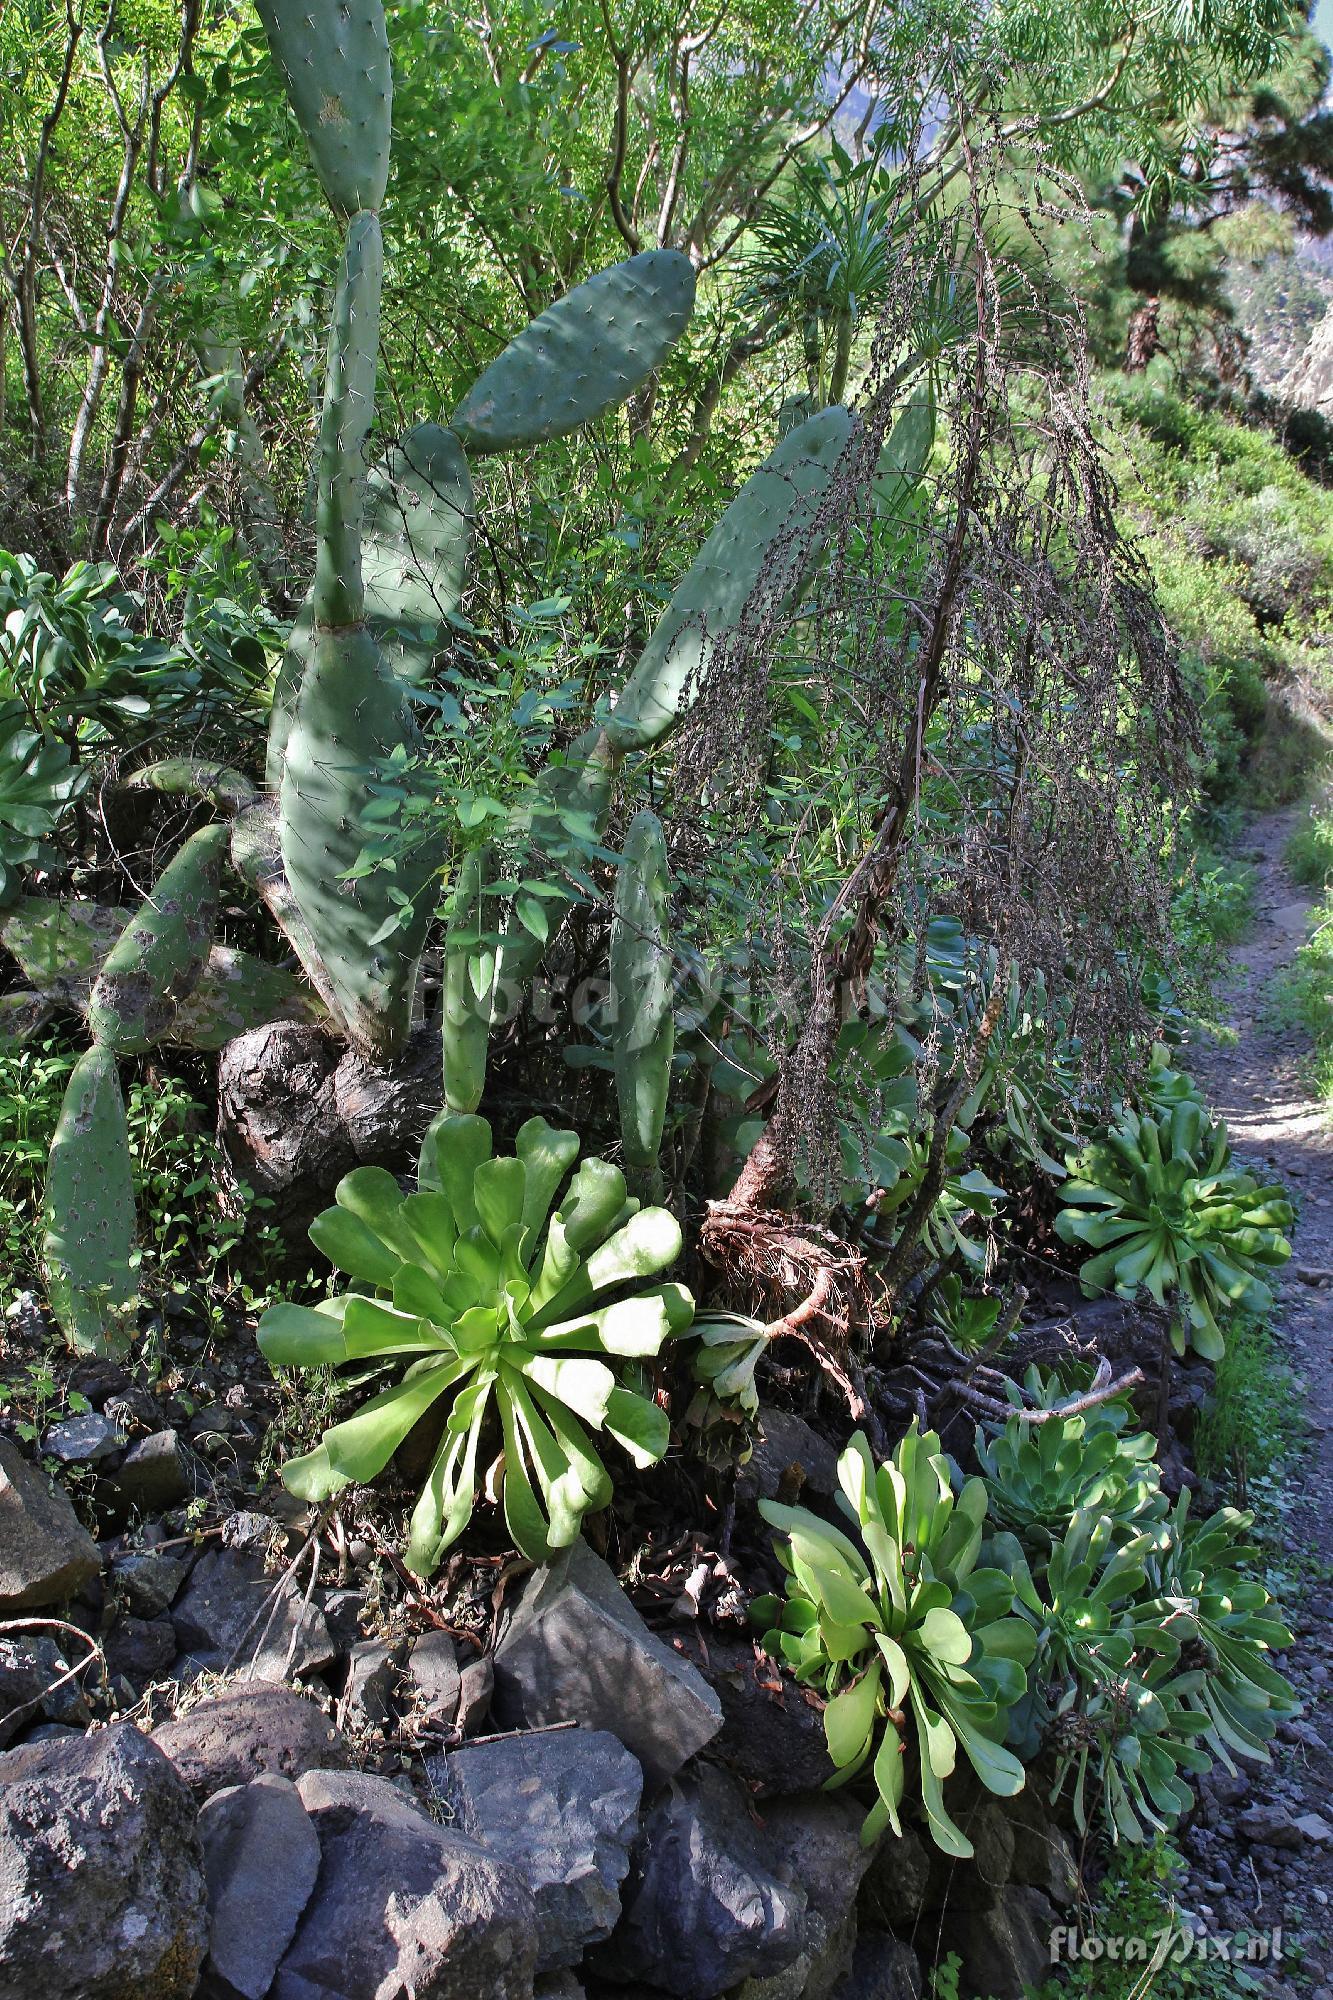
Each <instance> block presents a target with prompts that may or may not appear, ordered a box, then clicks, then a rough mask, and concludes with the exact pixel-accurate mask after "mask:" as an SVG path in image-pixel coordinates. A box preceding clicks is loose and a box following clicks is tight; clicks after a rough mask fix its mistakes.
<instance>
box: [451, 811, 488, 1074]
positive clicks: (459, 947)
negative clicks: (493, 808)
mask: <svg viewBox="0 0 1333 2000" xmlns="http://www.w3.org/2000/svg"><path fill="white" fill-rule="evenodd" d="M493 874H494V869H493V867H492V857H491V853H490V850H489V849H488V848H484V847H478V848H474V849H473V851H472V852H471V853H470V854H467V855H465V856H464V858H463V862H462V866H461V867H460V868H459V871H458V879H457V881H456V883H455V884H454V890H453V894H452V895H451V897H450V899H449V927H448V930H447V931H446V933H445V940H444V976H443V980H442V982H441V984H442V987H443V996H442V997H443V1005H442V1009H441V1026H442V1030H443V1041H444V1101H445V1105H446V1107H447V1108H448V1109H449V1110H450V1111H475V1110H476V1108H477V1106H478V1105H479V1104H480V1103H481V1093H482V1091H483V1089H484V1088H485V1084H486V1044H487V1041H488V1039H489V1036H490V1031H491V990H492V987H493V986H494V983H495V946H494V945H493V944H487V943H486V942H485V941H484V939H485V933H486V931H487V929H488V927H489V926H491V925H492V924H493V921H494V920H493V916H492V909H493V907H494V906H493V905H491V906H489V907H488V903H487V899H486V897H485V896H484V895H483V890H484V889H485V886H486V884H487V882H488V881H489V880H490V879H491V878H492V876H493Z"/></svg>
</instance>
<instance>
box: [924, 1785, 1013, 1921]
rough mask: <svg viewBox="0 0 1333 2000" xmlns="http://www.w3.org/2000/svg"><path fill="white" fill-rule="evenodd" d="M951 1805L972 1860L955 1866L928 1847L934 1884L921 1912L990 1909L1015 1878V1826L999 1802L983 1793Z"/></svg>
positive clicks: (927, 1891) (942, 1855)
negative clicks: (967, 1844)
mask: <svg viewBox="0 0 1333 2000" xmlns="http://www.w3.org/2000/svg"><path fill="white" fill-rule="evenodd" d="M946 1796H947V1794H946ZM951 1803H952V1804H953V1805H954V1811H955V1817H956V1819H957V1822H958V1824H959V1826H960V1827H961V1828H962V1830H963V1832H964V1833H965V1834H966V1835H967V1837H968V1839H969V1840H970V1841H971V1843H972V1859H971V1860H970V1861H955V1860H953V1859H952V1858H951V1856H949V1855H947V1854H945V1853H943V1852H942V1851H941V1850H940V1849H939V1848H938V1847H935V1846H933V1845H932V1846H931V1847H929V1848H928V1849H927V1852H928V1854H929V1856H930V1879H929V1881H928V1882H927V1884H926V1892H925V1896H924V1898H923V1899H922V1906H923V1908H925V1909H927V1910H944V1909H947V1910H949V1911H950V1912H952V1911H954V1910H963V1909H967V1910H982V1909H990V1908H992V1907H993V1906H994V1905H995V1904H996V1903H997V1902H998V1901H999V1900H1000V1894H1001V1891H1002V1890H1003V1889H1004V1886H1005V1884H1006V1883H1007V1882H1008V1880H1009V1878H1010V1876H1011V1874H1012V1873H1013V1863H1014V1827H1013V1822H1012V1821H1011V1820H1010V1818H1009V1816H1008V1814H1007V1812H1006V1811H1005V1808H1004V1807H1003V1806H1002V1805H1001V1804H1000V1802H999V1800H998V1799H994V1798H992V1797H991V1796H990V1795H989V1793H986V1792H980V1793H979V1796H977V1797H975V1798H974V1799H973V1800H972V1802H971V1803H970V1804H963V1803H961V1802H959V1801H957V1800H954V1801H951Z"/></svg>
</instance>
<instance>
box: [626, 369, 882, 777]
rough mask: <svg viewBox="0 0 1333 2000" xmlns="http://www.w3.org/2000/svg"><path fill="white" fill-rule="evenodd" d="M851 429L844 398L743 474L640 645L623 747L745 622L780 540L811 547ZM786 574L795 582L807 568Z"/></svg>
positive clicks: (655, 723) (669, 707) (665, 712)
mask: <svg viewBox="0 0 1333 2000" xmlns="http://www.w3.org/2000/svg"><path fill="white" fill-rule="evenodd" d="M851 433H852V419H851V415H850V413H849V412H848V411H847V410H845V409H843V408H842V407H841V406H840V405H834V406H833V407H831V408H829V409H827V410H821V411H820V412H819V415H818V416H816V417H810V418H809V419H807V421H806V422H805V423H803V424H799V425H798V426H797V428H796V429H795V430H794V431H790V432H789V433H788V434H787V436H786V437H785V438H784V439H783V440H782V442H781V444H779V445H778V446H777V448H776V450H774V451H772V452H770V454H769V456H768V457H767V458H766V459H765V460H764V463H763V464H762V465H761V466H760V467H759V469H758V471H757V472H755V473H752V474H751V476H750V478H749V479H747V480H746V482H745V484H744V486H742V488H741V490H740V492H739V493H738V494H737V495H736V498H735V499H734V500H733V501H732V503H731V505H730V506H729V507H728V508H727V511H726V513H725V514H724V515H723V516H722V519H721V520H720V521H719V522H718V524H717V526H716V527H715V528H714V529H713V532H712V534H711V535H709V537H708V540H707V541H706V542H705V543H704V545H703V547H702V548H701V549H700V551H699V553H698V555H697V556H696V557H695V559H694V561H693V563H692V564H691V565H690V568H689V569H688V570H687V571H686V573H685V575H684V576H683V577H682V578H681V581H680V582H679V583H678V584H677V586H676V589H675V591H674V593H673V595H672V598H671V602H670V603H669V604H668V606H667V608H666V610H665V611H664V612H663V613H662V616H661V618H660V619H659V620H658V622H657V627H656V629H655V631H654V632H653V635H652V637H651V638H650V639H649V641H648V644H647V645H646V646H645V647H644V649H643V652H642V653H641V654H640V655H639V659H638V663H637V664H636V666H635V668H634V671H633V673H632V674H631V675H630V677H629V679H628V681H627V682H626V683H625V686H624V689H623V691H622V693H621V695H620V698H619V700H618V701H617V702H616V704H615V707H614V709H613V710H612V711H611V713H610V714H609V715H607V716H606V717H605V725H606V731H607V734H608V736H609V737H610V738H611V740H612V742H613V743H614V744H615V745H616V748H617V749H618V750H619V751H620V752H621V753H622V754H623V753H624V752H625V751H628V750H642V749H646V748H647V746H648V745H649V744H650V743H655V742H656V741H657V739H658V738H659V737H660V736H663V735H664V734H665V733H666V731H667V730H668V729H670V727H671V725H672V724H673V723H674V722H675V720H676V718H677V716H678V715H679V714H680V711H681V706H682V704H683V702H684V700H685V698H686V694H687V692H689V693H694V692H696V691H697V688H698V684H699V682H700V680H701V678H702V676H703V674H704V673H705V672H706V670H707V666H708V661H709V658H710V655H711V652H712V650H713V649H714V648H715V647H716V646H717V644H718V641H719V640H720V639H724V638H725V637H726V635H727V634H728V633H730V632H732V631H733V630H734V629H735V628H736V626H737V625H738V624H739V623H740V620H741V617H742V615H743V614H744V611H745V608H746V605H747V604H748V602H749V600H750V598H751V597H752V596H753V595H754V593H755V591H756V590H757V588H758V587H759V584H760V582H761V580H762V579H764V578H765V576H766V575H768V574H770V573H772V572H773V571H774V567H775V564H777V563H778V562H779V561H780V558H781V553H782V551H781V549H780V546H779V545H780V544H782V543H784V542H785V543H787V544H789V545H790V546H791V547H792V549H793V550H799V551H800V554H801V556H802V558H803V560H804V561H806V562H808V560H809V557H810V555H811V550H810V547H809V538H810V533H811V530H812V528H813V526H814V524H815V519H816V516H817V514H818V512H819V507H820V503H821V502H822V500H823V498H824V496H825V494H826V492H827V490H828V485H829V480H830V478H831V477H832V475H833V472H834V469H835V467H836V466H837V464H838V461H839V459H840V458H841V457H842V455H843V452H844V451H845V450H846V448H847V443H848V440H849V438H850V437H851ZM779 578H780V581H781V582H782V583H784V584H788V590H789V591H790V590H792V589H795V588H796V587H797V586H798V585H799V583H800V581H801V575H800V573H799V572H795V573H793V574H792V576H791V577H790V580H788V579H787V578H786V577H785V576H783V575H782V574H781V572H779Z"/></svg>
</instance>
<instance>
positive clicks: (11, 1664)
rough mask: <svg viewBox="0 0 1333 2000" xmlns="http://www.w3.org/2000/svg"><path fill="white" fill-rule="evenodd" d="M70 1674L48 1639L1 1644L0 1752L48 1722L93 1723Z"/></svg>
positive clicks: (21, 1637)
mask: <svg viewBox="0 0 1333 2000" xmlns="http://www.w3.org/2000/svg"><path fill="white" fill-rule="evenodd" d="M79 1657H81V1656H80V1655H79V1654H77V1653H76V1654H75V1658H76V1659H78V1658H79ZM68 1673H69V1661H68V1660H67V1659H66V1658H65V1656H64V1654H63V1653H62V1652H61V1650H60V1648H59V1646H57V1644H56V1642H55V1640H54V1639H52V1638H49V1637H48V1636H47V1635H46V1634H45V1633H36V1632H34V1633H31V1634H30V1633H26V1632H17V1633H15V1634H14V1635H13V1637H12V1638H9V1637H6V1638H0V1750H4V1749H7V1748H8V1746H9V1745H10V1744H11V1743H12V1742H13V1741H14V1738H15V1737H16V1736H20V1735H23V1734H24V1733H25V1732H26V1731H28V1730H30V1729H31V1728H32V1727H33V1726H34V1725H40V1724H41V1723H43V1722H58V1723H67V1724H69V1725H71V1726H74V1725H82V1724H83V1723H86V1722H87V1721H89V1719H90V1717H89V1713H88V1704H87V1702H86V1701H85V1700H84V1698H83V1692H82V1689H81V1688H80V1687H79V1683H78V1681H77V1680H70V1679H67V1678H66V1676H67V1675H68Z"/></svg>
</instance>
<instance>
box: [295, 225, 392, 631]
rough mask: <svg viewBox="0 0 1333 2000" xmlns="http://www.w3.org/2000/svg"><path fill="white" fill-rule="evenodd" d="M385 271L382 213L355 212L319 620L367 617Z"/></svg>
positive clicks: (318, 547) (336, 304)
mask: <svg viewBox="0 0 1333 2000" xmlns="http://www.w3.org/2000/svg"><path fill="white" fill-rule="evenodd" d="M383 277H384V239H383V237H382V236H381V234H380V225H379V219H378V217H376V216H374V215H354V216H353V217H352V220H351V221H350V222H349V223H348V225H347V240H346V242H345V244H344V246H343V260H342V268H341V270H340V271H339V274H338V284H337V289H336V290H335V292H334V300H333V319H332V321H331V322H330V325H329V342H328V356H327V362H326V366H325V374H324V409H323V413H322V415H321V418H320V426H319V480H318V492H317V495H316V499H315V530H316V541H315V581H314V585H313V588H312V590H311V609H312V611H313V614H314V619H315V623H316V625H318V626H342V625H354V624H356V622H357V620H358V619H359V618H360V617H361V616H362V586H361V510H362V504H363V500H364V496H365V485H366V463H365V453H366V439H367V438H368V437H369V436H370V426H371V423H372V421H373V419H374V415H375V363H376V357H377V356H378V354H379V341H380V289H381V285H382V282H383Z"/></svg>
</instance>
